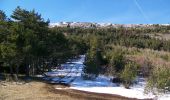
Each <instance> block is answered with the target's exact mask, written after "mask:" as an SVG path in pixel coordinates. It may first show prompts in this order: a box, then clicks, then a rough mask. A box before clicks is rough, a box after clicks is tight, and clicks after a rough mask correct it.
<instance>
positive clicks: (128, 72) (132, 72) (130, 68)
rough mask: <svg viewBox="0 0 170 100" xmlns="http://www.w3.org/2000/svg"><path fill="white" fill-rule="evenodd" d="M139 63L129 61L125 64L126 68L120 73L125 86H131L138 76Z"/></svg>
mask: <svg viewBox="0 0 170 100" xmlns="http://www.w3.org/2000/svg"><path fill="white" fill-rule="evenodd" d="M137 70H138V65H137V64H136V63H135V62H132V61H129V62H127V63H126V64H125V67H124V69H123V70H122V72H121V73H120V78H121V79H122V80H123V85H124V86H125V88H129V87H130V85H131V84H132V83H133V81H134V80H135V79H136V76H137Z"/></svg>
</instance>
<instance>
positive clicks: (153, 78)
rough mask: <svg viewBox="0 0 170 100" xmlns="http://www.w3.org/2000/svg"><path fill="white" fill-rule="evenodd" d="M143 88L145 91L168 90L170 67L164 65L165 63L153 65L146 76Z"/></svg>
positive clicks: (169, 85) (169, 86) (169, 89)
mask: <svg viewBox="0 0 170 100" xmlns="http://www.w3.org/2000/svg"><path fill="white" fill-rule="evenodd" d="M145 89H146V91H147V92H148V91H151V92H156V91H157V92H166V91H170V68H168V67H166V66H165V65H163V66H160V65H159V66H156V67H154V69H153V70H152V72H151V74H150V76H149V78H148V82H147V86H146V88H145ZM155 90H156V91H155Z"/></svg>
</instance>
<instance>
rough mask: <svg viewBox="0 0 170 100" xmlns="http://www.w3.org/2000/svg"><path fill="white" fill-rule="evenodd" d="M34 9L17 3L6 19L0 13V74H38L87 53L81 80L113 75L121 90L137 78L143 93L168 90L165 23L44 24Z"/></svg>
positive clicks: (168, 43) (169, 28) (168, 48)
mask: <svg viewBox="0 0 170 100" xmlns="http://www.w3.org/2000/svg"><path fill="white" fill-rule="evenodd" d="M49 23H50V20H47V21H46V20H44V19H43V17H42V16H41V14H39V13H37V12H36V11H34V10H31V11H28V10H26V9H22V8H20V7H17V8H16V9H15V10H14V11H13V14H12V15H11V16H10V18H8V17H7V16H6V15H5V12H3V11H0V64H1V65H0V73H3V74H4V73H10V75H11V77H12V78H13V79H14V80H18V78H17V76H18V74H25V75H26V76H27V77H29V76H34V75H37V74H43V73H44V72H47V71H50V70H51V69H52V68H54V67H58V66H59V65H60V64H62V63H63V62H65V61H66V60H68V59H70V58H74V57H77V56H78V55H80V54H85V55H86V62H85V65H86V67H85V68H84V78H94V77H97V76H98V75H99V74H103V75H109V76H115V77H116V78H115V79H113V80H112V81H113V82H119V83H121V84H123V85H124V86H125V87H126V88H129V87H130V86H131V85H133V84H134V82H133V81H134V80H135V78H136V77H137V76H142V77H146V78H147V79H148V85H147V86H148V88H147V89H148V91H150V90H152V89H154V88H155V87H156V88H157V89H158V91H170V67H169V65H170V63H169V61H170V40H168V39H164V38H161V37H160V38H158V36H157V34H162V35H167V34H170V33H169V32H170V26H159V25H155V27H156V28H152V27H147V28H133V27H132V28H124V27H118V28H70V27H65V28H61V27H53V28H49Z"/></svg>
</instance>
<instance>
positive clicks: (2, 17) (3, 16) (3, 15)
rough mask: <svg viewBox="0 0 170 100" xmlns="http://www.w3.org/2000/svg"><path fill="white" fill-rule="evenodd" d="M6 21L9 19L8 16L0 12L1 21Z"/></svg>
mask: <svg viewBox="0 0 170 100" xmlns="http://www.w3.org/2000/svg"><path fill="white" fill-rule="evenodd" d="M6 19H7V16H6V14H5V13H4V12H3V11H2V10H0V21H4V20H6Z"/></svg>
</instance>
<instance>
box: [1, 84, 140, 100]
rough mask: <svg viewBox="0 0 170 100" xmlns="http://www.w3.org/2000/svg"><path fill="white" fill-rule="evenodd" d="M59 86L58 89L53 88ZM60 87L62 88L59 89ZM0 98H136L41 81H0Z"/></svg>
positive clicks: (55, 99) (50, 99) (115, 99)
mask: <svg viewBox="0 0 170 100" xmlns="http://www.w3.org/2000/svg"><path fill="white" fill-rule="evenodd" d="M55 88H59V89H55ZM60 88H62V89H60ZM0 100H137V99H135V98H126V97H122V96H119V95H112V94H103V93H92V92H84V91H79V90H74V89H69V88H68V86H64V85H52V84H47V83H43V82H29V83H16V82H0Z"/></svg>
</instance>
